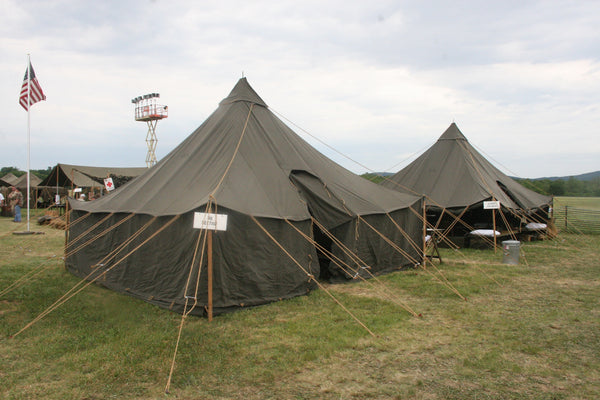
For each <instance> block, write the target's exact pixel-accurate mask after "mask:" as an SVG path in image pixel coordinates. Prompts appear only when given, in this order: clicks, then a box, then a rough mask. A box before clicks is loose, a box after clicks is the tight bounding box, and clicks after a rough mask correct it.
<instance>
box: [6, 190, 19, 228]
mask: <svg viewBox="0 0 600 400" xmlns="http://www.w3.org/2000/svg"><path fill="white" fill-rule="evenodd" d="M11 190H12V191H11V192H10V194H9V195H8V204H9V205H10V206H11V208H12V209H13V212H14V214H15V219H14V222H21V207H23V193H21V191H20V190H19V189H17V188H16V187H14V186H13V187H11Z"/></svg>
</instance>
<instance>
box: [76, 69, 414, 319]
mask: <svg viewBox="0 0 600 400" xmlns="http://www.w3.org/2000/svg"><path fill="white" fill-rule="evenodd" d="M70 204H71V206H72V208H73V212H72V215H71V218H70V220H71V224H70V227H69V229H68V246H67V257H66V265H67V268H68V269H69V270H70V271H71V272H73V273H74V274H75V275H78V276H80V277H83V278H86V279H88V280H90V279H96V282H98V283H100V284H102V285H105V286H107V287H109V288H111V289H114V290H116V291H119V292H125V293H128V294H130V295H132V296H136V297H139V298H142V299H144V300H146V301H149V302H151V303H154V304H157V305H159V306H162V307H166V308H169V309H172V310H174V311H177V312H190V310H189V309H186V310H185V311H184V308H185V307H186V306H185V305H186V298H187V299H189V298H192V297H193V299H194V304H197V305H196V306H195V308H194V309H193V310H191V312H192V313H194V314H202V313H204V312H205V307H208V306H207V301H208V300H207V299H208V287H209V285H208V277H207V275H208V273H207V270H206V265H207V258H208V255H207V256H204V252H203V248H204V247H203V243H204V242H203V241H201V240H200V238H201V237H202V236H201V233H200V232H201V231H200V230H198V229H194V227H193V220H194V215H195V213H196V212H205V211H206V210H207V205H210V210H209V211H210V212H212V213H216V214H218V215H227V227H226V230H225V231H219V232H215V233H214V235H212V237H213V242H214V245H213V246H212V249H213V251H212V253H211V254H212V260H213V261H212V262H213V271H214V273H213V275H212V277H213V279H212V286H211V287H212V298H213V311H214V313H216V314H218V313H221V312H225V311H228V310H232V309H236V308H238V307H245V306H255V305H259V304H264V303H268V302H272V301H277V300H280V299H285V298H291V297H294V296H299V295H303V294H306V293H308V292H309V291H310V290H311V289H314V288H315V287H316V281H315V280H316V279H318V278H319V277H321V278H323V277H326V278H330V279H336V278H337V279H346V278H347V279H351V278H352V277H355V276H356V275H357V274H359V275H360V276H367V275H368V274H378V273H382V272H386V271H390V270H394V269H398V268H401V267H405V266H413V265H415V264H416V263H418V262H420V261H421V257H422V251H421V249H422V245H423V238H422V227H423V222H422V220H421V219H420V216H421V215H422V205H423V200H422V198H421V197H420V196H414V195H411V194H405V193H399V192H396V191H393V190H389V189H386V188H383V187H381V186H379V185H376V184H373V183H372V182H369V181H367V180H366V179H363V178H361V177H360V176H358V175H355V174H353V173H351V172H350V171H348V170H346V169H344V168H342V167H341V166H339V165H337V164H336V163H334V162H333V161H331V160H329V159H328V158H327V157H325V156H324V155H322V154H321V153H319V152H318V151H317V150H315V149H314V148H312V147H311V146H310V145H309V144H308V143H307V142H305V141H304V140H303V139H301V138H300V137H299V136H298V135H296V134H295V133H294V132H293V131H292V130H291V129H290V128H289V127H288V126H287V125H285V124H284V123H283V122H282V121H281V120H280V119H278V118H277V117H276V116H275V115H274V114H273V113H272V112H271V111H270V110H269V108H268V107H267V105H266V104H265V103H264V102H263V100H262V99H261V98H260V97H259V96H258V95H257V94H256V92H255V91H254V90H253V89H252V88H251V87H250V85H249V84H248V82H247V81H246V79H245V78H243V79H241V80H240V81H239V82H238V83H237V85H236V86H235V87H234V88H233V90H232V91H231V93H230V94H229V96H228V97H226V98H225V99H224V100H222V101H221V103H220V104H219V107H218V108H217V109H216V110H215V111H214V112H213V114H211V115H210V116H209V117H208V118H207V119H206V121H205V122H204V123H203V124H202V125H201V126H200V127H199V128H198V129H196V130H195V131H194V132H193V133H192V134H191V135H190V136H189V137H187V138H186V139H185V140H184V141H183V142H182V143H181V144H180V145H179V146H178V147H176V148H175V149H174V150H173V151H171V152H170V153H169V154H168V155H167V156H165V157H164V158H163V159H162V160H160V161H159V162H158V163H157V164H156V165H155V166H153V167H152V168H150V169H148V170H147V171H146V172H145V173H144V174H143V175H141V176H139V177H137V178H136V179H135V180H133V181H131V182H130V183H128V184H127V185H125V186H124V187H122V188H120V189H117V190H115V191H114V192H113V193H111V194H110V195H107V196H104V197H102V198H100V199H98V200H95V201H93V202H77V201H71V202H70ZM411 207H412V209H411ZM384 236H385V237H384ZM204 237H206V235H205V236H204ZM311 238H314V241H313V239H311ZM388 240H390V241H391V242H392V244H393V246H392V245H390V244H389V242H388ZM86 242H89V244H87V245H85V246H83V245H82V243H86ZM315 243H316V244H315ZM325 256H328V257H329V259H333V260H335V261H329V259H328V260H326V258H327V257H325ZM355 257H360V259H361V260H362V261H363V262H364V263H365V264H367V265H368V266H365V264H361V266H362V268H358V267H356V264H357V263H358V261H357V260H356V259H355ZM352 260H354V261H352ZM349 264H354V266H355V269H350V270H349V269H345V268H344V266H345V265H349Z"/></svg>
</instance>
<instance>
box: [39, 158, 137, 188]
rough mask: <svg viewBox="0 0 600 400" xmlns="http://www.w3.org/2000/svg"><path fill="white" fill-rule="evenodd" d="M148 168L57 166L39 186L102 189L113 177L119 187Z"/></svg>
mask: <svg viewBox="0 0 600 400" xmlns="http://www.w3.org/2000/svg"><path fill="white" fill-rule="evenodd" d="M147 170H148V168H146V167H130V168H128V167H90V166H86V165H70V164H60V163H59V164H56V166H55V167H54V168H52V171H50V174H49V175H48V176H47V177H46V179H44V180H43V181H42V182H40V184H39V186H48V187H64V188H69V189H70V188H72V187H81V188H84V187H102V186H104V178H107V177H111V178H113V181H114V182H115V186H116V187H119V186H121V185H124V184H125V183H127V182H129V181H130V180H132V179H134V178H135V177H137V176H139V175H141V174H143V173H144V172H146V171H147Z"/></svg>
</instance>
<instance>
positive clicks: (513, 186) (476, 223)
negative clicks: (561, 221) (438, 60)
mask: <svg viewBox="0 0 600 400" xmlns="http://www.w3.org/2000/svg"><path fill="white" fill-rule="evenodd" d="M382 185H383V186H385V187H388V188H392V189H400V190H406V189H409V190H411V191H413V192H414V193H421V194H424V195H426V196H427V200H426V203H427V215H428V219H429V222H430V223H431V224H433V225H436V224H437V223H438V222H440V224H441V226H442V227H445V226H449V225H450V224H451V223H452V222H453V221H454V218H452V217H450V216H449V215H447V214H446V216H445V219H443V220H442V221H440V220H439V218H440V215H441V214H442V211H444V210H446V211H448V212H451V213H452V214H454V215H461V214H462V213H463V212H464V214H462V217H461V219H462V220H463V221H464V222H466V223H467V224H468V225H469V227H465V226H464V225H463V224H456V225H455V226H456V228H455V229H454V232H453V234H454V235H462V234H464V233H467V232H468V231H469V230H470V229H472V228H491V224H492V219H491V211H490V210H484V209H483V202H484V201H487V200H492V199H494V200H498V201H500V204H501V206H502V209H503V210H504V211H505V213H504V214H505V216H506V221H505V220H503V219H499V226H500V228H502V229H503V230H513V231H514V230H516V231H518V230H519V229H520V227H521V225H522V224H523V223H524V222H531V221H540V222H541V221H545V220H546V218H547V211H548V208H549V206H550V204H551V202H552V198H551V197H549V196H543V195H541V194H538V193H535V192H533V191H531V190H529V189H527V188H525V187H523V186H522V185H520V184H519V183H518V182H516V181H515V180H513V179H511V178H510V177H508V176H507V175H505V174H504V173H502V172H501V171H500V170H498V169H497V168H496V167H494V166H493V165H492V164H491V163H490V162H489V161H488V160H486V159H485V157H483V156H482V155H481V154H480V153H479V152H478V151H477V150H475V148H474V147H473V146H472V145H471V144H470V143H469V141H468V140H467V138H466V137H465V136H464V135H463V134H462V132H461V131H460V130H459V129H458V127H457V126H456V124H455V123H452V124H451V125H450V126H449V127H448V129H446V131H445V132H444V133H443V134H442V135H441V136H440V138H439V139H438V140H437V142H436V143H435V144H433V145H432V146H431V147H430V148H429V149H427V150H426V151H425V152H424V153H423V154H422V155H421V156H420V157H418V158H417V159H416V160H415V161H413V162H412V163H410V164H409V165H408V166H406V167H405V168H403V169H402V170H401V171H399V172H398V173H396V174H394V175H392V176H391V177H389V178H388V179H386V180H385V181H383V182H382Z"/></svg>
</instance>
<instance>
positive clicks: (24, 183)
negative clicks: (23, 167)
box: [12, 173, 42, 190]
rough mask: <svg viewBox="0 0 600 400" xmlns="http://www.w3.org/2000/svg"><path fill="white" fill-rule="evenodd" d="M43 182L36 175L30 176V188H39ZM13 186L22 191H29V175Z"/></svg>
mask: <svg viewBox="0 0 600 400" xmlns="http://www.w3.org/2000/svg"><path fill="white" fill-rule="evenodd" d="M41 181H42V180H41V179H40V178H38V177H37V176H36V175H34V174H32V173H30V174H29V187H30V188H35V187H36V186H38V185H39V184H40V182H41ZM12 186H14V187H17V188H19V189H21V190H23V189H25V190H27V174H24V175H21V177H19V178H18V179H17V180H16V182H15V183H13V184H12Z"/></svg>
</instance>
